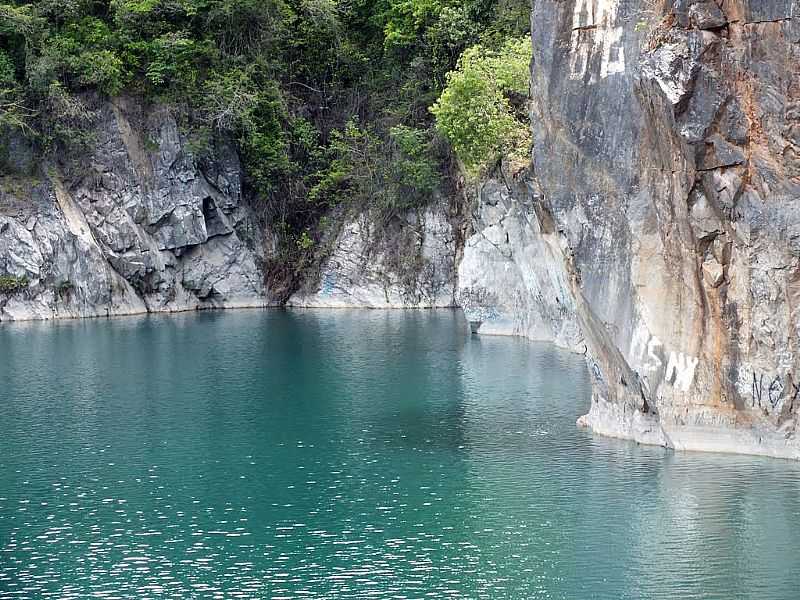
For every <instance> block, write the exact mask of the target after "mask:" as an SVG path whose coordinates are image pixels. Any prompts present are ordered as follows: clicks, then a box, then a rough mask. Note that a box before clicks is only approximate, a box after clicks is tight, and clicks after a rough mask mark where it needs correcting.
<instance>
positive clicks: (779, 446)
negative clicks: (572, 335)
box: [462, 0, 800, 458]
mask: <svg viewBox="0 0 800 600" xmlns="http://www.w3.org/2000/svg"><path fill="white" fill-rule="evenodd" d="M533 39H534V61H533V68H532V74H533V78H532V91H533V115H532V122H533V127H534V143H535V147H536V151H535V153H534V169H533V175H532V178H533V180H534V182H535V186H536V191H535V192H533V193H531V192H529V193H528V198H529V200H530V201H531V202H532V203H533V204H534V205H535V206H536V208H534V209H531V210H529V211H527V214H529V215H531V214H535V215H536V218H537V221H538V223H533V224H532V225H530V226H529V230H530V231H531V232H532V235H533V236H534V237H538V238H540V239H541V240H542V242H541V243H542V244H545V243H546V244H547V247H548V251H547V252H542V253H540V254H539V257H540V260H541V261H543V262H544V263H546V264H547V265H548V266H547V267H542V266H539V268H538V270H539V271H543V270H547V271H551V272H552V273H555V274H556V275H555V276H554V277H551V278H550V280H552V281H561V278H565V279H564V280H565V281H567V282H568V283H567V287H568V288H569V289H570V290H571V293H570V294H569V295H571V298H572V299H571V304H569V308H568V310H569V311H574V315H575V322H576V324H577V326H578V327H579V329H580V332H581V334H580V335H581V336H582V342H581V343H582V344H583V345H584V349H585V353H586V355H587V360H588V362H589V367H590V370H591V371H592V373H593V379H594V394H593V398H592V404H591V407H590V410H589V412H588V414H587V415H586V416H585V417H583V418H582V419H581V420H580V422H581V424H583V425H586V426H588V427H591V428H592V429H594V430H595V431H598V432H600V433H603V434H606V435H612V436H618V437H624V438H630V439H635V440H637V441H640V442H644V443H654V444H662V445H665V446H669V447H675V448H683V449H697V450H718V451H733V452H746V453H753V454H764V455H772V456H781V457H792V458H800V440H798V437H797V433H798V432H797V425H798V412H800V387H799V386H800V355H798V348H797V340H798V334H799V333H800V311H798V300H800V138H798V132H800V5H798V3H797V2H795V1H792V0H776V1H774V2H763V1H760V0H722V1H720V2H716V1H710V0H709V1H692V0H674V1H671V2H666V3H664V5H663V6H651V4H650V3H640V2H626V1H623V0H566V1H564V0H535V2H534V12H533ZM496 237H497V236H495V240H494V241H495V242H496V241H497V240H496ZM522 237H525V238H526V239H527V240H528V241H527V243H528V244H529V245H530V244H532V243H533V242H531V241H530V238H529V236H528V235H525V236H522ZM512 238H513V236H512V235H509V239H512ZM469 248H470V242H469V241H468V243H467V251H466V252H465V260H466V257H468V256H469ZM515 252H517V253H518V252H519V249H517V250H516V251H515ZM474 270H475V269H472V271H474ZM462 272H463V267H462ZM526 272H528V273H530V272H531V269H530V268H528V269H526ZM528 287H529V288H530V289H531V290H532V292H534V293H531V294H529V295H528V297H527V299H524V300H521V301H514V302H515V305H516V306H521V307H523V310H529V311H531V312H532V314H531V316H530V317H521V316H519V315H517V316H516V322H517V323H525V322H526V319H527V321H528V322H536V321H537V320H541V321H545V322H549V321H553V319H552V318H551V317H550V316H549V315H551V314H553V313H554V312H555V311H557V310H562V307H564V306H565V303H564V301H563V296H564V294H558V295H557V296H555V297H556V298H557V299H558V303H555V302H552V301H550V298H551V297H553V295H552V294H551V295H547V294H542V298H543V300H544V307H543V306H542V305H541V304H542V303H537V302H536V300H537V299H538V295H537V294H538V293H539V291H540V290H541V286H540V285H537V286H528ZM553 289H557V288H555V287H554V288H553ZM500 304H501V305H503V306H505V305H508V301H506V300H503V301H501V303H500ZM565 310H566V309H565ZM501 312H502V311H501ZM510 312H512V313H513V312H514V311H513V310H512V311H510ZM525 329H526V328H525V326H520V327H518V328H517V329H516V330H515V331H519V332H523V333H525ZM532 337H539V335H538V332H536V331H534V332H533V336H532Z"/></svg>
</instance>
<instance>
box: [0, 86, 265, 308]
mask: <svg viewBox="0 0 800 600" xmlns="http://www.w3.org/2000/svg"><path fill="white" fill-rule="evenodd" d="M91 134H92V135H93V136H94V138H95V139H94V142H93V150H92V152H91V154H90V155H88V156H87V157H85V158H81V159H80V160H78V161H77V163H76V164H74V165H73V167H72V169H71V170H70V172H69V173H63V172H61V171H60V170H59V169H57V168H55V167H53V168H50V169H48V174H47V176H46V177H45V178H42V179H41V180H33V179H25V178H6V179H5V180H4V185H3V189H2V191H0V274H2V275H4V276H5V277H6V278H10V280H11V281H16V282H21V285H20V286H16V287H18V288H19V289H15V290H3V289H0V321H2V320H18V319H49V318H58V317H86V316H101V315H118V314H131V313H142V312H155V311H179V310H190V309H199V308H211V307H240V306H264V305H266V304H269V303H270V300H269V295H268V290H267V289H266V287H265V285H264V277H263V274H262V268H261V265H262V263H263V261H264V258H265V255H266V253H267V251H268V249H269V248H270V239H269V234H268V232H265V230H264V227H263V226H261V225H259V224H258V222H257V219H256V218H255V215H254V214H253V211H252V210H251V209H250V207H249V206H248V205H247V203H246V202H245V201H244V199H243V195H242V173H241V167H240V165H239V160H238V158H237V154H236V152H235V151H234V150H233V149H232V148H230V147H227V146H226V145H225V144H224V143H218V145H217V147H215V148H213V152H211V153H210V154H211V156H213V160H206V161H202V160H198V159H196V158H194V156H193V154H192V152H190V150H189V149H188V147H187V141H186V139H184V136H183V135H182V134H181V133H180V130H179V127H178V125H177V123H176V121H175V119H174V118H173V117H172V115H171V114H170V113H169V111H168V110H167V109H165V108H159V107H155V108H152V109H147V110H145V108H144V107H142V106H140V105H138V104H136V103H134V102H130V101H125V100H118V101H116V102H115V103H114V104H113V105H112V104H103V105H101V106H100V107H98V109H97V116H96V123H95V125H94V126H93V128H92V131H91ZM6 287H8V286H6Z"/></svg>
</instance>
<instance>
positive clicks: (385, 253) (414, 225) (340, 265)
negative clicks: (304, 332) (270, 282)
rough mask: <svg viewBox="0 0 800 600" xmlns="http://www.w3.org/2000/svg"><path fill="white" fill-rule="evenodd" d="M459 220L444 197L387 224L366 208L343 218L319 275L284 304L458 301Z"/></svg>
mask: <svg viewBox="0 0 800 600" xmlns="http://www.w3.org/2000/svg"><path fill="white" fill-rule="evenodd" d="M460 246H461V244H460V243H459V221H458V218H457V217H455V216H452V215H450V214H448V211H447V210H446V209H445V203H444V202H441V201H440V202H435V203H434V204H433V206H432V207H430V208H428V209H427V210H424V211H419V212H417V211H410V212H408V213H407V214H406V215H405V219H403V220H395V221H394V222H393V223H391V224H390V225H389V226H388V227H386V226H384V225H382V224H381V225H378V224H376V223H375V221H374V217H373V216H371V215H370V214H369V213H362V214H360V215H358V216H357V217H356V218H354V219H350V220H347V222H346V223H345V224H344V225H343V226H342V228H341V230H340V231H339V233H338V235H337V236H336V237H335V239H334V241H333V247H332V251H331V252H330V254H329V256H328V258H326V259H325V260H324V261H323V264H322V268H321V270H320V275H319V278H318V281H313V282H311V285H307V286H306V287H307V288H308V289H303V290H300V291H299V292H298V293H296V294H294V295H293V296H292V297H291V298H290V299H289V301H288V302H287V305H288V306H294V307H315V308H345V307H361V308H444V307H454V306H456V301H455V285H456V264H457V260H458V258H459V252H460Z"/></svg>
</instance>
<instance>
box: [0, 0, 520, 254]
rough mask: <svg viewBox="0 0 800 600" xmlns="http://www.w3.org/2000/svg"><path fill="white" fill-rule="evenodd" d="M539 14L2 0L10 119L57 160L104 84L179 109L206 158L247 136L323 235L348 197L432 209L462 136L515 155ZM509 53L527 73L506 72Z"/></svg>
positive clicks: (496, 3) (434, 1)
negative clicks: (214, 143)
mask: <svg viewBox="0 0 800 600" xmlns="http://www.w3.org/2000/svg"><path fill="white" fill-rule="evenodd" d="M529 13H530V6H529V2H528V0H30V1H14V2H6V3H2V0H0V126H1V127H4V128H5V129H6V131H8V129H14V130H17V131H21V132H23V133H24V134H25V135H26V136H27V137H29V138H30V139H33V140H35V144H36V147H37V148H38V151H40V152H41V153H42V154H43V155H46V154H47V153H52V154H54V155H55V154H56V153H54V152H53V151H54V150H55V149H58V148H59V147H60V146H63V145H69V144H80V143H91V140H86V139H84V136H85V135H86V132H87V131H90V129H91V128H90V127H87V126H86V125H87V123H88V122H89V121H90V120H91V118H92V114H91V110H90V104H91V99H92V98H96V97H97V96H98V95H100V96H102V95H107V96H115V95H119V94H126V95H133V96H137V97H140V98H143V99H144V100H145V101H156V102H161V103H167V104H171V105H174V106H175V107H176V111H175V112H176V114H178V115H180V117H181V119H182V123H181V124H182V126H183V127H184V130H185V131H186V132H187V135H188V136H189V137H190V139H191V140H192V148H193V150H194V151H196V152H197V153H202V152H203V151H204V149H205V148H208V143H209V141H210V140H213V139H214V136H218V135H225V136H227V137H229V138H232V139H234V140H235V141H236V142H237V143H238V147H239V152H240V155H241V156H242V159H243V162H244V165H245V170H246V173H247V175H248V184H249V187H250V189H251V190H252V191H253V194H254V195H255V196H256V197H258V196H260V197H262V198H264V200H265V201H266V202H267V204H268V205H269V206H270V207H271V208H270V210H272V211H273V213H274V217H275V221H276V222H278V223H280V224H282V226H283V227H285V229H286V231H287V232H288V233H289V236H288V237H289V238H290V239H293V240H295V241H296V242H297V244H298V245H300V246H304V247H308V246H309V245H310V244H313V238H314V235H311V236H309V227H312V229H313V228H315V227H316V225H318V222H319V218H320V217H321V216H322V215H324V214H326V212H327V211H329V210H330V208H331V207H332V206H339V205H342V204H344V203H347V204H356V205H359V206H362V205H364V204H365V203H366V204H367V205H369V206H375V207H377V208H379V209H380V210H381V211H384V212H386V211H388V212H389V213H391V212H393V211H397V210H401V209H403V208H407V207H409V206H414V205H418V204H419V203H421V202H424V201H425V199H426V198H428V197H430V195H431V192H432V191H433V190H434V189H436V188H437V187H439V186H440V185H441V182H442V178H443V176H446V175H447V174H448V169H450V166H449V165H451V163H452V161H451V160H450V157H451V156H452V155H451V153H450V149H451V148H452V147H454V148H455V150H456V151H457V153H458V154H459V157H460V158H462V160H463V161H464V162H465V163H466V164H467V165H468V166H469V167H470V168H473V169H474V168H475V167H476V165H477V163H479V162H480V161H481V160H484V159H486V158H488V157H490V156H491V155H492V153H494V152H496V151H498V150H502V148H499V145H502V144H501V138H505V137H508V136H511V135H512V133H513V132H514V131H516V129H515V127H514V126H513V124H512V123H510V122H509V121H508V119H509V118H510V117H509V114H510V113H509V112H508V110H506V109H508V108H509V107H510V106H511V105H510V104H508V102H509V101H511V100H513V98H511V99H509V98H505V99H504V98H503V97H502V95H503V94H506V93H507V92H520V91H521V90H522V88H524V87H525V86H527V83H526V82H520V81H519V80H518V77H517V76H518V75H519V74H520V69H519V68H518V67H519V65H520V60H525V58H524V56H525V52H524V51H520V50H519V47H518V44H519V42H508V40H509V39H512V38H513V39H516V40H519V39H520V36H522V35H524V34H525V32H526V31H527V30H528V28H529ZM509 44H510V45H509ZM514 44H517V46H515V45H514ZM469 48H472V50H470V51H469V52H468V53H467V54H466V55H465V58H464V59H462V63H461V66H462V69H461V74H460V75H453V76H451V77H450V79H448V76H447V74H448V73H449V72H450V71H452V70H453V69H455V68H456V66H457V64H458V61H459V57H461V55H462V53H464V52H465V50H467V49H469ZM503 49H505V51H506V52H505V55H506V56H510V57H511V61H512V63H513V65H512V67H511V68H512V70H513V71H514V73H513V75H514V76H515V77H517V80H515V81H514V82H512V83H511V84H510V85H505V83H503V84H502V85H498V83H497V82H498V81H499V79H498V77H497V76H495V75H493V73H494V72H495V71H497V70H498V69H499V71H500V72H504V67H503V66H502V65H501V64H500V63H501V62H502V60H501V56H503V55H504V50H503ZM508 49H511V50H513V51H512V52H511V54H510V55H509V54H508V52H507V51H508ZM481 61H483V62H481ZM487 61H488V62H487ZM479 63H480V64H479ZM476 69H477V70H476ZM526 70H527V69H524V71H526ZM470 73H472V74H470ZM484 75H490V77H489V79H487V80H486V83H485V85H484V84H479V85H478V86H477V88H476V87H475V81H474V79H475V77H478V78H481V77H484ZM522 76H523V77H524V73H523V75H522ZM465 77H466V78H467V79H469V80H470V81H472V83H470V84H469V85H466V84H465V81H466V80H465ZM470 78H471V79H470ZM448 81H449V82H450V88H449V92H448V93H447V94H446V95H445V96H444V97H443V98H442V100H440V102H439V104H437V109H435V112H436V114H437V115H439V116H440V120H441V121H442V122H441V123H440V128H439V130H440V131H441V132H442V133H443V134H444V137H445V138H446V140H449V141H450V142H451V143H450V144H448V143H444V142H443V141H442V140H441V138H440V136H438V135H437V129H436V127H435V121H434V115H433V114H432V113H431V110H430V109H431V107H432V106H433V105H434V103H435V102H436V101H437V99H438V98H439V96H440V95H441V94H442V92H443V90H445V87H446V86H447V85H448ZM470 86H472V87H470ZM481 86H483V88H481ZM487 86H488V87H487ZM478 88H481V89H478ZM472 92H476V94H477V95H476V96H474V97H470V98H468V97H467V96H469V95H470V94H471V93H472ZM498 94H499V95H498ZM476 103H477V104H481V103H483V104H485V106H478V107H477V108H478V109H480V110H483V109H485V110H488V111H489V113H491V114H492V115H494V116H495V117H497V118H498V119H499V121H498V122H496V123H488V124H487V127H489V128H493V130H492V131H491V132H488V133H491V134H492V135H490V136H489V137H490V138H491V139H489V138H487V135H486V134H487V132H486V131H483V130H481V131H479V132H477V135H476V136H473V137H471V138H469V139H467V138H468V137H469V135H467V136H466V137H465V132H464V127H465V126H467V127H468V126H469V125H468V122H466V121H464V119H467V118H468V117H469V115H466V114H464V111H466V110H470V111H471V110H474V109H475V108H476ZM459 106H460V107H461V108H460V109H459ZM459 110H461V114H459ZM473 116H474V115H473ZM459 128H460V129H459ZM492 136H493V137H492ZM473 138H474V139H473ZM487 139H489V146H488V147H487V152H485V153H483V154H481V153H480V152H478V151H477V149H476V144H482V143H483V142H484V141H485V140H487ZM59 154H60V155H64V154H65V153H63V152H62V153H59ZM73 154H75V153H73Z"/></svg>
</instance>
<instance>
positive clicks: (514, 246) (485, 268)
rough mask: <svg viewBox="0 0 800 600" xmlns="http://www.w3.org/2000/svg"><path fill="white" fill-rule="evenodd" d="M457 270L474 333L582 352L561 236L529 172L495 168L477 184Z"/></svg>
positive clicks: (461, 298) (460, 300)
mask: <svg viewBox="0 0 800 600" xmlns="http://www.w3.org/2000/svg"><path fill="white" fill-rule="evenodd" d="M476 196H477V202H476V206H475V207H474V211H473V215H472V228H471V229H472V235H470V237H468V238H467V240H466V242H465V245H464V253H463V259H462V260H461V263H460V264H459V269H458V294H457V299H458V303H459V305H460V306H461V307H462V308H463V309H464V314H465V316H466V318H467V320H468V321H469V322H470V324H471V327H472V330H473V332H474V333H480V334H481V335H520V336H524V337H527V338H529V339H532V340H541V341H549V342H554V343H556V344H558V345H560V346H563V347H566V348H569V349H573V350H575V349H578V348H579V347H580V342H581V341H582V337H581V334H580V329H579V328H578V325H577V318H576V315H575V305H574V303H573V300H572V291H571V288H570V285H569V278H568V277H567V274H566V272H565V271H564V269H563V266H562V262H561V256H562V252H563V251H564V240H563V238H562V236H561V235H560V234H559V232H558V231H556V230H555V229H554V227H553V222H552V219H550V218H549V216H548V215H547V214H546V213H543V212H542V209H543V206H544V203H543V202H542V198H541V195H540V193H539V190H538V187H537V185H536V182H535V180H532V179H531V178H530V177H529V173H527V172H523V173H516V174H510V173H507V172H506V171H505V167H504V166H502V167H500V168H498V170H497V172H496V173H495V176H494V177H490V178H489V179H488V180H486V181H485V182H483V183H482V184H481V185H480V189H479V190H478V193H477V194H476Z"/></svg>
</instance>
